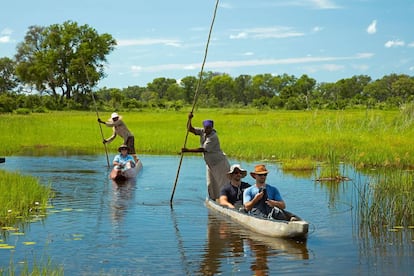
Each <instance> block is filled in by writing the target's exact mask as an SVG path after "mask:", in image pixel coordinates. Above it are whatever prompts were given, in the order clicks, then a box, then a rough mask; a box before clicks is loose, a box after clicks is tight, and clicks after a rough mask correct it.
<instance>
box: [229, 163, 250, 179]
mask: <svg viewBox="0 0 414 276" xmlns="http://www.w3.org/2000/svg"><path fill="white" fill-rule="evenodd" d="M235 169H238V170H239V171H240V172H241V175H242V178H243V177H245V176H246V175H247V171H246V170H245V169H242V167H241V166H240V164H234V165H231V167H230V170H229V171H228V173H227V176H228V177H230V175H231V174H232V173H233V172H234V170H235Z"/></svg>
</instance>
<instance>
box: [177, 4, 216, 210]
mask: <svg viewBox="0 0 414 276" xmlns="http://www.w3.org/2000/svg"><path fill="white" fill-rule="evenodd" d="M219 1H220V0H217V1H216V6H215V8H214V14H213V19H212V21H211V25H210V31H209V33H208V39H207V44H206V49H205V52H204V59H203V63H202V65H201V70H200V75H199V78H198V83H197V88H196V91H195V94H194V101H193V106H192V108H191V113H193V112H194V107H195V105H196V103H197V98H198V90H199V88H200V85H201V81H202V79H203V71H204V65H205V63H206V59H207V52H208V45H209V44H210V38H211V32H212V30H213V26H214V21H215V19H216V13H217V7H218V4H219ZM190 120H191V119H190V118H188V119H187V132H186V134H185V139H184V148H185V146H186V145H187V138H188V125H189V124H190ZM182 162H183V152H181V155H180V162H179V165H178V169H177V175H176V176H175V181H174V187H173V190H172V194H171V199H170V206H172V201H173V198H174V193H175V188H176V186H177V181H178V176H179V174H180V169H181V164H182Z"/></svg>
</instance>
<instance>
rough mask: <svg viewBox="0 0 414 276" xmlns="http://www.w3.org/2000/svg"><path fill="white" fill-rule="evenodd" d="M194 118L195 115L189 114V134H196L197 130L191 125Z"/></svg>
mask: <svg viewBox="0 0 414 276" xmlns="http://www.w3.org/2000/svg"><path fill="white" fill-rule="evenodd" d="M193 117H194V115H193V113H191V112H190V113H189V114H188V125H187V129H188V131H189V132H191V133H193V134H195V128H194V127H193V125H192V123H191V119H192V118H193Z"/></svg>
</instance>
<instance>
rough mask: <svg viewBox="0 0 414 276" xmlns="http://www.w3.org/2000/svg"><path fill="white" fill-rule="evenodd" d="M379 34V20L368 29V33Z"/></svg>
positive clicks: (373, 22) (374, 21)
mask: <svg viewBox="0 0 414 276" xmlns="http://www.w3.org/2000/svg"><path fill="white" fill-rule="evenodd" d="M376 32H377V20H373V21H372V22H371V24H369V26H368V28H367V33H369V34H375V33H376Z"/></svg>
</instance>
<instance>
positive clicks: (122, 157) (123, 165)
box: [111, 145, 135, 179]
mask: <svg viewBox="0 0 414 276" xmlns="http://www.w3.org/2000/svg"><path fill="white" fill-rule="evenodd" d="M118 151H119V154H117V155H116V156H115V157H114V160H113V162H112V164H113V165H114V169H113V170H112V172H111V178H112V179H115V178H116V177H117V176H118V175H120V174H121V172H122V171H124V170H127V169H130V168H133V167H135V160H134V158H133V157H132V156H131V155H130V154H129V153H128V147H127V145H121V146H120V147H119V148H118Z"/></svg>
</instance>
